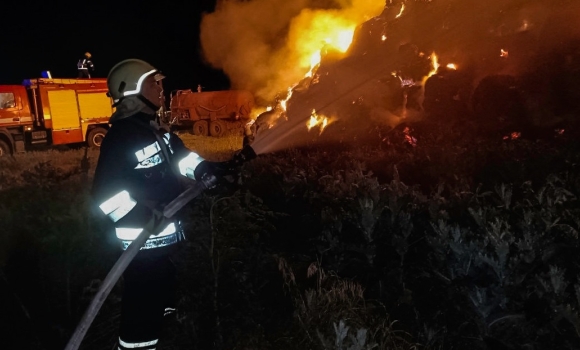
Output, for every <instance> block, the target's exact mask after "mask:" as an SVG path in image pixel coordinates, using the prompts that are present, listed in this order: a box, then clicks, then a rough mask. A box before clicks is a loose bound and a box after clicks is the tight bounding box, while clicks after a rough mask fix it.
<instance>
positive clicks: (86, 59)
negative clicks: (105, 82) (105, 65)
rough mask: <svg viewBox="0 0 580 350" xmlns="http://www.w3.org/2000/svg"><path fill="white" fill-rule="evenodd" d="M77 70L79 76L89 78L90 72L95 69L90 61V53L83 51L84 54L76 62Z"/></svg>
mask: <svg viewBox="0 0 580 350" xmlns="http://www.w3.org/2000/svg"><path fill="white" fill-rule="evenodd" d="M77 70H78V71H79V75H78V77H79V78H90V77H91V72H94V71H95V65H94V64H93V61H91V53H90V52H85V54H84V56H83V57H81V58H80V59H79V61H78V62H77Z"/></svg>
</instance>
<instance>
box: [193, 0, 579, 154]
mask: <svg viewBox="0 0 580 350" xmlns="http://www.w3.org/2000/svg"><path fill="white" fill-rule="evenodd" d="M578 18H580V1H578V0H553V1H545V0H490V1H486V0H399V1H397V0H387V1H386V2H385V1H383V0H375V1H371V0H353V1H346V0H341V1H338V0H336V1H332V0H328V1H322V0H321V1H307V0H295V1H287V0H252V1H233V0H230V1H226V0H224V1H221V2H220V3H219V5H218V7H217V9H216V11H215V12H214V13H211V14H207V15H205V16H204V18H203V21H202V31H201V42H202V46H203V50H204V54H205V58H206V59H207V61H208V62H209V63H210V64H211V65H212V66H214V67H216V68H221V69H223V70H224V71H225V73H226V74H227V75H228V76H229V77H230V80H231V82H232V85H233V87H234V88H241V89H248V90H250V91H252V92H253V93H254V94H255V95H256V96H257V97H258V98H260V99H264V100H265V101H268V102H269V101H271V100H272V99H273V98H274V96H275V95H276V94H278V93H280V92H284V91H286V90H287V89H288V88H289V87H291V86H295V84H296V83H298V82H301V83H300V85H298V86H296V87H295V89H294V91H293V95H292V98H291V99H290V100H289V101H288V110H287V119H288V120H287V121H286V122H284V123H278V124H279V125H280V126H279V127H278V125H277V126H276V127H274V128H273V129H270V130H268V133H267V134H266V135H263V136H261V139H262V140H258V139H257V141H260V142H261V143H260V142H258V144H264V145H267V147H268V148H264V149H267V150H268V151H270V150H274V149H280V147H281V146H280V147H278V146H276V145H275V144H276V143H281V140H282V139H286V140H290V139H291V140H298V139H299V136H304V137H305V139H307V140H309V141H308V142H312V139H313V135H314V134H315V133H309V134H308V133H307V131H306V127H305V125H306V121H307V120H308V119H309V118H310V113H311V111H312V110H316V112H317V113H318V114H324V115H326V116H328V117H333V118H334V120H338V122H336V123H334V124H332V125H330V126H329V127H328V128H327V130H328V131H326V130H325V131H324V133H323V135H322V136H323V137H322V138H324V135H326V134H327V133H332V130H333V128H334V129H335V130H339V131H338V132H336V133H335V134H336V135H338V136H339V137H340V138H341V139H345V138H346V137H347V136H348V135H347V134H349V133H350V136H353V137H352V138H351V139H355V138H359V139H360V132H361V131H360V130H364V125H365V123H368V122H371V121H372V122H374V121H377V120H382V122H383V123H384V124H387V125H390V126H394V125H396V124H398V123H400V122H401V121H404V120H408V118H409V117H410V116H415V117H418V118H420V117H421V116H422V113H423V106H422V102H423V97H424V96H423V95H422V93H423V91H424V90H423V89H424V88H425V87H424V86H420V85H422V84H420V83H421V81H422V80H423V79H424V78H425V77H426V76H427V75H428V74H430V71H431V70H432V66H431V61H430V59H429V57H430V56H431V54H432V53H435V54H436V55H437V57H438V61H439V64H440V65H441V67H442V68H443V69H440V71H445V66H446V65H447V64H451V63H453V64H455V65H456V66H457V71H456V75H457V76H459V77H461V79H459V80H461V81H462V84H464V85H465V86H464V87H462V88H464V91H462V92H461V91H460V93H459V94H458V96H460V102H461V103H464V104H468V103H470V99H471V98H472V96H471V94H472V93H473V91H474V89H475V88H476V86H477V85H478V84H479V82H480V81H481V80H482V79H483V78H486V77H489V76H494V75H506V76H510V77H514V78H515V81H523V82H524V85H525V86H524V87H525V89H526V90H527V91H526V93H527V96H526V99H527V101H528V102H526V103H532V102H533V103H537V104H541V103H545V104H546V105H548V106H549V107H548V108H545V109H551V108H550V106H553V105H556V104H560V105H571V104H573V103H576V104H577V105H578V104H580V102H578V101H580V92H574V91H580V24H579V23H580V22H578V21H577V19H578ZM337 19H340V20H339V21H338V22H336V20H337ZM330 20H333V21H335V22H333V23H340V25H338V26H339V27H343V26H347V27H348V25H350V24H354V25H356V31H355V34H354V38H353V42H352V45H351V46H350V48H349V49H348V52H347V53H346V55H343V56H333V54H332V53H330V54H327V55H326V56H324V57H322V62H321V64H320V66H319V67H318V69H317V70H316V74H315V77H314V78H312V79H306V80H305V79H304V74H305V72H307V71H308V69H309V62H308V57H309V55H307V53H308V52H313V51H316V50H320V49H321V48H322V46H323V45H324V42H322V41H312V40H311V41H308V40H305V38H306V39H308V38H311V37H313V36H315V34H316V33H317V31H320V30H322V29H323V28H327V27H328V25H327V24H326V22H327V21H330ZM341 21H344V22H341ZM305 59H306V60H305ZM405 81H411V82H414V84H410V85H409V86H411V87H409V86H402V85H404V84H403V83H404V82H405ZM418 83H419V84H418ZM418 86H420V90H419V87H418ZM455 97H456V96H453V98H454V99H455ZM574 101H575V102H574ZM488 103H491V104H493V102H490V101H488ZM574 106H575V107H580V105H578V106H576V105H574ZM534 108H535V107H534ZM566 108H568V107H566ZM357 128H358V129H357ZM290 131H291V132H290ZM299 134H301V135H299ZM259 136H260V135H259ZM327 137H330V136H328V135H327ZM318 139H321V138H320V137H318ZM264 147H266V146H264Z"/></svg>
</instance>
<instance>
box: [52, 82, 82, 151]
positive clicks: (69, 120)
mask: <svg viewBox="0 0 580 350" xmlns="http://www.w3.org/2000/svg"><path fill="white" fill-rule="evenodd" d="M48 102H49V106H50V116H51V119H52V143H53V144H55V145H62V144H67V143H76V142H82V141H83V133H82V130H81V120H80V117H79V107H78V105H77V95H76V92H75V90H49V91H48Z"/></svg>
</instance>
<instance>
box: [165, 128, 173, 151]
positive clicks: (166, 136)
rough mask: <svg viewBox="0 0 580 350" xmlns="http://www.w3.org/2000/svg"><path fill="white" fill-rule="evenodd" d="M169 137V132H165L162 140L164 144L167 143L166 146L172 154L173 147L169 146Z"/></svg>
mask: <svg viewBox="0 0 580 350" xmlns="http://www.w3.org/2000/svg"><path fill="white" fill-rule="evenodd" d="M170 138H171V134H169V133H166V134H164V135H163V140H165V144H166V145H167V148H169V151H170V152H171V154H173V148H171V144H170V143H169V139H170Z"/></svg>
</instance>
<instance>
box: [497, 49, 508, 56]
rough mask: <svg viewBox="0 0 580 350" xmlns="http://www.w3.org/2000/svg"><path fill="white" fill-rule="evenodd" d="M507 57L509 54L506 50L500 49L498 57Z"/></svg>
mask: <svg viewBox="0 0 580 350" xmlns="http://www.w3.org/2000/svg"><path fill="white" fill-rule="evenodd" d="M508 56H509V52H508V51H507V50H504V49H501V50H500V53H499V57H503V58H507V57H508Z"/></svg>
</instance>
